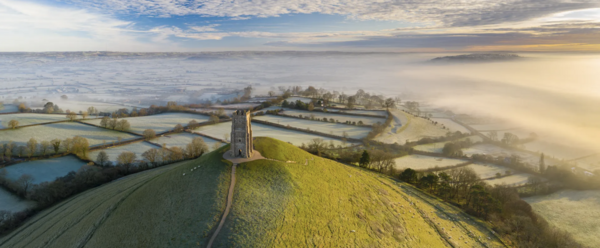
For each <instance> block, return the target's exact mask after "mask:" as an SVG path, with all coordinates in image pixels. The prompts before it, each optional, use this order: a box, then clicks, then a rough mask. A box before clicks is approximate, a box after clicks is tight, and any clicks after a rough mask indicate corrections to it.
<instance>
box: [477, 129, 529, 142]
mask: <svg viewBox="0 0 600 248" xmlns="http://www.w3.org/2000/svg"><path fill="white" fill-rule="evenodd" d="M481 133H482V134H483V135H485V136H487V137H490V133H491V132H490V131H486V132H481ZM505 133H511V134H514V135H516V136H517V137H519V139H525V138H529V137H530V136H531V131H528V130H525V129H521V128H515V129H509V130H502V131H496V135H497V136H498V140H502V137H504V134H505Z"/></svg>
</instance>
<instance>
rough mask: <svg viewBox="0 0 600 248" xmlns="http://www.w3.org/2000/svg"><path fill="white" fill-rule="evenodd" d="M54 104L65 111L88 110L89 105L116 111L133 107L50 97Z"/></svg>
mask: <svg viewBox="0 0 600 248" xmlns="http://www.w3.org/2000/svg"><path fill="white" fill-rule="evenodd" d="M49 100H50V101H51V102H53V103H54V104H56V105H58V106H59V107H60V108H61V109H63V110H64V111H67V110H71V111H74V112H79V111H87V109H88V108H89V107H92V106H93V107H95V108H96V109H98V111H99V112H107V113H110V112H114V111H117V110H119V109H124V108H125V109H129V110H131V109H132V108H133V107H131V106H130V105H119V104H113V103H106V102H89V101H78V100H66V101H63V100H57V99H49Z"/></svg>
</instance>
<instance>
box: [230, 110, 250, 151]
mask: <svg viewBox="0 0 600 248" xmlns="http://www.w3.org/2000/svg"><path fill="white" fill-rule="evenodd" d="M232 119H233V123H232V125H231V155H233V156H234V157H242V158H250V157H252V152H253V151H254V145H253V144H252V124H251V123H250V111H249V110H236V111H235V112H233V116H232Z"/></svg>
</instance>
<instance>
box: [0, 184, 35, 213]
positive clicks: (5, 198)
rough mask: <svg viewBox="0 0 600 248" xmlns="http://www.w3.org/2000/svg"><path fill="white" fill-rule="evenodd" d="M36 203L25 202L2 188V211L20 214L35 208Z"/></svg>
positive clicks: (0, 192)
mask: <svg viewBox="0 0 600 248" xmlns="http://www.w3.org/2000/svg"><path fill="white" fill-rule="evenodd" d="M35 204H36V203H35V202H34V201H28V200H23V199H21V198H19V197H18V196H16V195H14V194H13V193H11V192H10V191H7V190H5V189H4V188H1V187H0V211H9V212H19V211H23V210H25V209H28V208H32V207H34V206H35Z"/></svg>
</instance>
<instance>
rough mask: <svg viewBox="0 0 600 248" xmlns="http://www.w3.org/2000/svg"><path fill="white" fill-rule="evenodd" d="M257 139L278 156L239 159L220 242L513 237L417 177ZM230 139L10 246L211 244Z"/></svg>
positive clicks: (398, 243)
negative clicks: (431, 191)
mask: <svg viewBox="0 0 600 248" xmlns="http://www.w3.org/2000/svg"><path fill="white" fill-rule="evenodd" d="M254 144H255V148H256V150H258V151H260V152H261V154H262V155H263V156H264V157H267V158H270V160H256V161H253V162H249V163H244V164H240V165H238V167H237V170H236V186H235V191H234V198H233V199H234V200H233V207H232V210H231V213H230V214H229V217H228V218H227V220H226V222H225V226H224V228H223V229H222V230H221V232H220V234H219V236H218V237H217V240H216V242H215V244H214V245H213V247H282V246H286V247H306V246H319V247H449V246H453V247H458V245H459V244H460V247H462V246H465V247H503V245H502V243H501V242H500V241H499V240H498V239H497V238H495V237H494V236H493V234H492V233H491V231H490V229H489V228H488V227H487V226H486V224H485V223H484V222H481V221H478V220H476V219H473V218H471V217H470V216H468V215H466V214H465V213H463V212H461V211H460V210H458V209H457V208H455V207H453V206H450V205H449V204H446V203H443V202H441V201H439V200H437V198H435V197H433V196H430V195H427V194H425V193H422V192H421V191H419V190H417V189H415V188H414V187H412V186H410V185H408V184H405V183H401V182H397V181H395V180H393V179H391V178H389V177H387V176H384V175H381V174H377V173H374V172H371V171H367V170H363V169H361V168H357V167H353V166H348V165H344V164H340V163H337V162H334V161H331V160H327V159H323V158H320V157H317V156H313V155H311V154H309V153H307V152H305V151H303V150H301V149H299V148H297V147H295V146H292V145H290V144H287V143H285V142H282V141H278V140H275V139H271V138H256V139H255V142H254ZM226 149H228V146H225V147H223V148H221V149H219V150H216V151H214V152H211V153H209V154H206V155H204V156H202V157H201V158H199V159H196V160H193V161H188V162H182V163H178V164H174V165H171V166H166V167H162V168H158V169H154V170H151V171H146V172H142V173H139V174H135V175H132V176H129V177H126V178H123V179H121V180H118V181H116V182H113V183H110V184H107V185H104V186H101V187H98V188H95V189H92V190H89V191H86V192H84V193H82V194H80V195H77V196H75V197H73V198H71V199H68V200H66V201H64V202H61V203H59V204H57V205H56V206H53V207H52V208H50V209H48V210H46V211H43V212H41V213H39V214H38V215H36V216H34V217H33V218H32V219H30V220H29V221H27V222H26V223H25V224H24V225H23V226H21V227H20V228H18V229H17V230H15V231H13V232H11V233H9V234H8V235H6V236H5V237H2V238H0V247H191V246H194V247H205V246H206V244H207V242H208V238H209V237H210V234H211V233H212V232H213V230H214V229H215V226H216V224H217V222H218V221H219V218H220V217H221V215H222V213H223V210H224V207H225V198H226V196H227V189H228V186H229V183H230V174H231V165H230V163H229V162H226V161H224V160H222V159H221V156H222V154H223V152H224V151H226ZM283 161H290V162H283ZM194 167H198V168H197V169H196V170H194V171H193V172H191V171H190V170H191V169H192V168H194ZM183 173H186V175H185V176H183ZM471 233H472V234H471ZM479 237H481V238H479ZM487 237H490V238H489V239H488V238H487ZM451 244H452V245H451Z"/></svg>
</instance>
